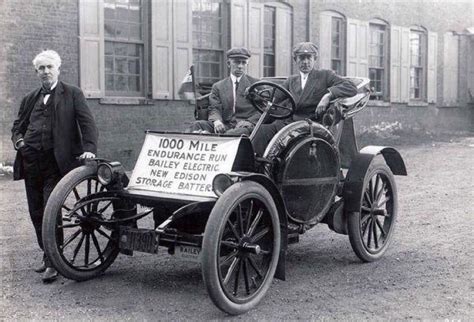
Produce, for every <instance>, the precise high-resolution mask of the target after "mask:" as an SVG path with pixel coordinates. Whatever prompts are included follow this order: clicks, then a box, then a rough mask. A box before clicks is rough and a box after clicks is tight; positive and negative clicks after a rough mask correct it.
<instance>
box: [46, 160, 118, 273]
mask: <svg viewBox="0 0 474 322" xmlns="http://www.w3.org/2000/svg"><path fill="white" fill-rule="evenodd" d="M104 190H105V187H104V186H103V185H102V184H101V183H100V182H99V181H98V180H97V175H96V168H95V167H93V166H81V167H79V168H76V169H74V170H72V171H71V172H69V173H68V174H67V175H66V176H64V178H62V179H61V181H60V182H59V183H58V184H57V186H56V187H55V188H54V190H53V192H52V193H51V196H50V197H49V199H48V203H47V205H46V209H45V214H44V219H43V244H44V248H45V252H46V255H47V256H48V257H49V259H50V260H51V262H52V264H53V266H54V267H55V268H56V269H57V270H58V272H59V273H61V274H62V275H63V276H65V277H67V278H70V279H73V280H77V281H81V280H87V279H90V278H92V277H94V276H97V275H98V274H100V273H102V272H103V271H105V270H106V269H107V268H108V267H109V266H110V265H111V264H112V263H113V261H114V260H115V258H116V257H117V255H118V252H119V247H118V246H119V245H118V232H117V231H116V230H114V229H112V228H111V225H108V226H107V227H106V226H104V225H102V224H100V223H98V222H97V221H98V220H99V221H102V222H103V221H108V220H111V219H112V216H113V213H114V204H116V203H115V202H114V201H113V200H97V201H94V200H91V201H89V202H85V203H82V202H81V203H80V204H79V202H80V201H81V199H82V198H84V197H86V196H88V195H91V194H93V193H96V192H102V191H104ZM81 205H82V206H81ZM74 209H75V211H74Z"/></svg>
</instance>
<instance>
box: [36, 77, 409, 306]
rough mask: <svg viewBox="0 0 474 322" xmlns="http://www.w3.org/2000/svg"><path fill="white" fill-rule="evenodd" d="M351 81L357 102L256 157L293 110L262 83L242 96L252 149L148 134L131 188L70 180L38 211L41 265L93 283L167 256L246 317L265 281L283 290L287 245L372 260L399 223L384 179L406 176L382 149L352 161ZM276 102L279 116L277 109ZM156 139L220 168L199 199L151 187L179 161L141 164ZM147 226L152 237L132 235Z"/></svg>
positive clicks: (113, 169)
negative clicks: (339, 250) (330, 242)
mask: <svg viewBox="0 0 474 322" xmlns="http://www.w3.org/2000/svg"><path fill="white" fill-rule="evenodd" d="M351 81H353V82H354V83H355V84H356V85H357V87H358V91H359V93H358V94H357V95H355V96H354V97H351V98H346V99H337V100H335V101H333V102H331V105H330V107H329V109H328V110H327V112H326V113H325V114H324V117H323V118H322V119H321V120H319V123H318V122H315V121H314V120H310V119H308V120H302V121H297V122H293V123H290V124H289V125H287V126H285V127H284V128H283V129H281V130H280V131H279V132H278V133H277V134H276V135H275V136H274V138H273V139H272V140H271V142H270V143H269V144H268V146H267V149H266V151H265V153H264V155H263V156H262V157H256V156H255V154H254V152H253V148H252V144H251V141H252V140H253V138H254V137H255V134H256V133H258V130H259V129H260V127H261V126H262V124H263V123H264V122H265V121H266V120H268V117H269V115H271V116H272V117H276V118H284V117H289V116H291V114H292V112H293V110H294V108H295V102H294V99H293V97H292V96H291V94H290V93H289V92H288V91H287V90H286V89H285V88H284V87H282V86H281V85H279V84H275V83H274V82H272V81H269V80H264V81H260V82H257V83H255V84H253V85H252V86H251V87H250V88H249V89H248V93H247V94H248V95H249V98H250V99H251V101H252V103H253V105H254V106H255V107H256V108H257V109H259V110H260V111H261V112H262V116H261V118H260V120H259V122H258V123H257V125H256V127H255V130H254V131H253V132H252V134H251V135H250V137H247V136H241V137H232V136H225V135H216V134H203V133H200V134H196V133H178V132H160V131H147V132H146V138H145V143H144V146H143V148H142V152H141V153H140V156H139V159H138V161H137V165H136V166H135V169H134V172H133V173H132V176H131V178H128V176H127V174H126V173H125V171H124V168H123V167H122V166H121V164H120V163H119V162H115V161H112V162H111V161H107V160H103V159H95V160H92V161H89V162H88V163H87V164H85V165H83V166H81V167H78V168H76V169H74V170H72V171H71V172H70V173H68V174H67V175H66V176H64V178H62V180H61V181H60V182H59V183H58V185H57V186H56V187H55V189H54V191H53V192H52V194H51V196H50V198H49V200H48V203H47V206H46V209H45V217H44V221H43V243H44V247H45V253H46V255H47V256H48V257H49V259H50V260H51V263H52V265H53V266H54V267H55V268H56V269H57V270H58V272H59V273H61V274H62V275H63V276H65V277H67V278H69V279H73V280H77V281H81V280H87V279H90V278H93V277H95V276H97V275H99V274H101V273H103V272H104V271H105V270H106V269H107V268H108V267H109V266H110V265H111V264H112V263H113V262H114V260H115V258H116V257H117V255H118V254H119V252H121V253H123V254H127V255H132V254H133V252H134V251H141V252H147V253H159V252H160V251H159V250H161V249H166V250H167V251H168V253H169V254H172V255H179V256H180V257H183V258H185V259H186V258H188V259H192V260H195V261H198V262H200V263H201V266H202V274H203V279H204V283H205V285H206V287H207V291H208V293H209V295H210V297H211V299H212V301H213V302H214V304H215V305H216V306H217V307H218V308H219V309H221V310H222V311H224V312H226V313H228V314H231V315H237V314H242V313H245V312H247V311H248V310H250V309H252V308H254V307H255V306H256V305H257V304H258V303H259V302H260V301H261V300H262V298H263V297H264V296H265V294H266V292H267V291H268V289H269V287H270V285H271V283H272V280H273V278H274V277H275V278H278V279H282V280H284V279H285V275H286V274H285V260H286V253H287V250H288V245H289V244H292V243H296V242H298V241H299V238H300V236H301V235H302V234H304V233H305V232H306V231H307V230H308V229H310V228H312V227H314V226H315V225H317V224H320V223H324V224H327V225H328V227H329V228H330V229H331V230H333V231H335V232H336V233H340V234H345V235H348V236H349V240H350V244H351V246H352V248H353V250H354V252H355V253H356V255H357V256H358V257H359V258H360V259H361V260H362V261H365V262H371V261H375V260H378V259H380V258H381V257H382V255H383V254H384V253H385V251H386V250H387V248H388V246H389V244H390V242H391V240H392V239H393V233H394V229H395V222H396V218H397V212H398V200H397V188H396V183H395V180H394V175H406V174H407V172H406V167H405V164H404V161H403V159H402V157H401V155H400V153H399V152H398V151H397V150H396V149H394V148H392V147H384V146H367V147H364V148H363V149H361V150H359V149H358V146H357V142H356V137H355V132H354V125H353V122H352V117H353V116H354V115H355V114H356V113H357V112H358V111H360V110H361V109H363V108H364V107H365V106H366V104H367V102H368V100H369V95H370V90H369V89H368V83H369V80H368V79H363V78H352V79H351ZM276 92H281V93H282V95H284V96H285V97H286V99H287V101H288V102H289V104H288V105H285V104H283V103H276V102H275V101H274V98H275V93H276ZM287 106H290V108H288V107H287ZM277 111H280V112H279V113H277ZM281 112H282V113H283V115H282V113H281ZM164 139H165V140H168V141H167V142H168V143H167V144H168V146H167V149H168V148H169V149H170V150H169V151H175V152H176V150H173V148H172V147H171V145H172V144H174V146H175V148H177V146H178V145H182V147H184V146H186V145H188V146H189V147H191V146H193V147H196V148H197V145H196V144H198V143H195V142H200V144H203V146H202V147H201V149H209V150H212V149H211V148H209V147H211V146H213V147H214V149H222V150H219V151H226V152H223V153H221V155H226V156H229V158H228V159H227V158H224V159H226V160H225V161H222V162H218V161H216V162H215V164H217V165H219V166H218V167H217V166H216V167H215V168H213V169H214V170H216V171H214V172H212V171H210V170H209V171H210V172H209V177H207V176H206V177H205V180H207V181H206V182H207V183H205V184H204V183H203V186H199V189H201V190H203V191H204V192H202V191H198V192H195V193H193V192H190V191H189V189H188V190H186V193H180V190H179V189H178V190H177V188H176V187H173V186H172V184H170V180H168V181H166V180H164V179H163V180H162V179H157V178H158V177H160V178H164V177H165V176H163V175H164V172H165V171H170V173H174V174H173V175H174V178H179V177H180V175H179V174H178V175H177V174H176V173H177V172H176V168H177V164H178V163H177V162H178V161H172V160H174V158H177V157H179V155H177V154H171V156H172V157H169V156H170V155H168V156H166V154H163V155H165V157H160V153H158V152H157V153H156V160H157V161H153V162H151V161H150V155H153V154H154V153H155V152H150V151H154V150H152V149H153V147H154V146H155V147H156V146H157V145H158V144H164V143H163V142H165V141H163V140H164ZM159 140H161V141H159ZM172 140H174V141H172ZM158 142H160V143H158ZM171 142H175V143H171ZM180 142H182V143H180ZM204 146H205V147H204ZM167 151H168V150H167ZM216 151H217V150H216ZM176 153H177V152H176ZM209 153H212V151H211V152H209ZM207 155H210V154H207ZM209 158H210V157H209ZM153 160H155V159H153ZM206 160H208V159H206ZM147 162H148V163H147ZM155 162H159V165H160V166H159V167H158V168H159V169H160V170H156V171H163V172H153V174H154V175H156V177H157V178H151V177H144V176H143V175H141V173H149V172H150V170H149V168H150V167H151V166H150V164H153V165H154V164H155ZM166 162H168V163H169V164H168V168H166V169H167V170H165V164H166ZM172 162H175V163H174V164H172ZM189 164H191V165H192V164H201V163H199V162H198V161H192V162H190V163H189ZM219 167H220V168H219ZM188 168H189V166H188ZM217 168H219V169H217ZM209 169H210V168H209ZM222 169H225V170H222ZM201 170H202V169H201ZM211 170H212V169H211ZM143 171H145V172H143ZM147 171H148V172H147ZM173 171H175V172H173ZM181 173H184V174H188V175H190V176H191V177H189V176H188V177H186V175H184V176H183V178H184V179H182V180H181V184H182V185H185V184H186V182H192V180H194V179H195V178H197V179H200V178H204V177H203V176H204V175H202V176H201V177H192V176H196V175H199V171H195V172H181ZM166 175H168V172H167V174H166ZM137 178H145V179H143V180H141V179H140V180H139V179H137ZM153 180H154V181H153ZM142 181H143V182H142ZM183 182H184V183H183ZM209 182H211V183H209ZM145 183H147V184H148V186H146V184H145ZM144 186H145V188H144ZM157 186H159V187H157ZM183 187H184V186H183ZM210 187H211V188H210ZM210 189H211V190H212V191H210ZM150 216H153V219H154V220H153V222H154V225H153V226H151V227H150V226H149V225H148V226H146V227H142V226H141V222H142V221H146V218H149V217H150ZM148 224H149V222H148Z"/></svg>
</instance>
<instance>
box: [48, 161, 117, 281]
mask: <svg viewBox="0 0 474 322" xmlns="http://www.w3.org/2000/svg"><path fill="white" fill-rule="evenodd" d="M89 178H97V168H96V167H93V166H80V167H78V168H75V169H73V170H72V171H70V172H69V173H68V174H66V175H65V176H64V177H63V178H62V179H61V181H59V183H58V184H57V185H56V187H55V188H54V190H53V192H52V193H51V195H50V197H49V199H48V202H47V204H46V208H45V211H44V218H43V245H44V251H45V253H46V255H47V256H48V258H49V260H50V261H51V263H52V265H53V267H54V268H55V269H56V270H57V271H58V272H59V273H60V274H61V275H63V276H64V277H66V278H69V279H72V280H76V281H85V280H88V279H91V278H93V277H96V276H97V275H99V274H101V273H102V272H104V271H105V270H106V269H107V268H108V267H109V266H110V265H111V264H112V263H113V262H114V261H115V259H116V258H117V255H118V253H119V247H118V244H117V245H116V246H115V247H114V246H113V245H110V242H109V243H108V245H107V248H108V249H109V247H110V248H111V249H109V250H108V253H107V257H106V258H105V260H104V263H102V264H100V265H99V266H97V267H96V268H95V269H93V270H88V271H81V270H77V269H74V268H73V267H71V266H70V265H68V264H67V263H66V262H65V261H64V259H63V257H62V256H61V253H60V251H59V248H58V244H57V242H56V232H55V231H56V219H57V214H58V212H59V211H60V210H61V207H62V205H63V204H64V201H65V199H66V197H67V196H68V195H69V193H70V192H71V191H72V189H73V188H74V187H76V186H77V185H78V184H79V183H81V182H83V181H84V180H87V179H89ZM104 253H105V252H104Z"/></svg>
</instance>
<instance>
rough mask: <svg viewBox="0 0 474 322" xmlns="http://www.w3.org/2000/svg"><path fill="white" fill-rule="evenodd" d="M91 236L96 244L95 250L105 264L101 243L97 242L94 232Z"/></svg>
mask: <svg viewBox="0 0 474 322" xmlns="http://www.w3.org/2000/svg"><path fill="white" fill-rule="evenodd" d="M91 236H92V242H93V243H94V246H95V249H96V250H97V254H98V255H99V258H100V262H101V263H103V262H104V256H103V254H102V252H101V250H100V246H99V241H98V240H97V237H95V234H94V232H92V234H91Z"/></svg>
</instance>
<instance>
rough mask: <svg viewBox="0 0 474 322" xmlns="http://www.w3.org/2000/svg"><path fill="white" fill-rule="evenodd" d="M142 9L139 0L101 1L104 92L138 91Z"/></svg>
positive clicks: (113, 93)
mask: <svg viewBox="0 0 474 322" xmlns="http://www.w3.org/2000/svg"><path fill="white" fill-rule="evenodd" d="M142 10H143V7H142V0H104V29H105V83H106V86H105V87H106V91H107V94H112V95H133V96H136V95H140V94H142V93H140V92H141V91H142V90H143V88H142V85H141V84H143V83H144V80H143V79H142V77H143V59H144V56H143V52H144V43H143V25H144V21H143V16H145V15H144V14H143V12H142ZM132 42H133V43H132ZM137 42H138V43H137Z"/></svg>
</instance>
